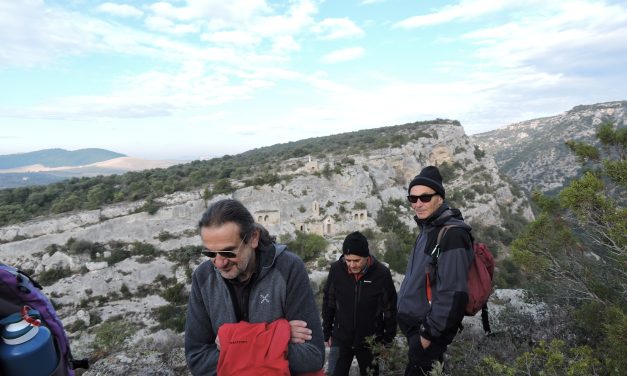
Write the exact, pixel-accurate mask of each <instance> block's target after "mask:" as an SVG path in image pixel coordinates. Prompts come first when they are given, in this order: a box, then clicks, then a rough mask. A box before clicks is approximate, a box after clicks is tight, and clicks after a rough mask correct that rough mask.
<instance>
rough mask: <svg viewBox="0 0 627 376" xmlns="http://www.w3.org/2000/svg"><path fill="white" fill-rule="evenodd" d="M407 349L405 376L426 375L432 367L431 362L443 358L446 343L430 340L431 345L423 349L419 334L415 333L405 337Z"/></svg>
mask: <svg viewBox="0 0 627 376" xmlns="http://www.w3.org/2000/svg"><path fill="white" fill-rule="evenodd" d="M407 342H408V344H409V350H408V351H407V360H408V362H407V368H405V376H424V375H428V374H429V371H431V369H432V368H433V362H435V361H436V360H437V361H440V362H442V361H443V360H444V352H445V351H446V348H447V347H448V346H447V345H443V344H441V343H437V342H435V341H431V345H429V347H427V348H426V349H424V348H423V347H422V344H421V343H420V334H419V333H415V334H413V335H411V336H410V337H408V338H407Z"/></svg>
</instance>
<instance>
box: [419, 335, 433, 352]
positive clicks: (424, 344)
mask: <svg viewBox="0 0 627 376" xmlns="http://www.w3.org/2000/svg"><path fill="white" fill-rule="evenodd" d="M420 344H421V345H422V348H423V349H426V348H427V347H429V346H431V341H429V340H428V339H426V338H425V337H423V336H420Z"/></svg>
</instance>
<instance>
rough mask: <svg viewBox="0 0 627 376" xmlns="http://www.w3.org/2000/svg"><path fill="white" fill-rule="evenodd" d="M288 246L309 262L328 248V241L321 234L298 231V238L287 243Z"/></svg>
mask: <svg viewBox="0 0 627 376" xmlns="http://www.w3.org/2000/svg"><path fill="white" fill-rule="evenodd" d="M287 247H288V248H289V250H291V251H292V252H294V253H296V254H297V255H298V256H299V257H300V258H301V259H302V260H303V261H304V262H308V261H312V260H315V259H316V258H318V256H319V255H320V253H321V252H324V250H325V249H326V248H327V241H326V239H325V238H323V237H322V236H320V235H316V234H306V233H304V232H301V231H296V239H294V240H293V241H291V242H289V243H287Z"/></svg>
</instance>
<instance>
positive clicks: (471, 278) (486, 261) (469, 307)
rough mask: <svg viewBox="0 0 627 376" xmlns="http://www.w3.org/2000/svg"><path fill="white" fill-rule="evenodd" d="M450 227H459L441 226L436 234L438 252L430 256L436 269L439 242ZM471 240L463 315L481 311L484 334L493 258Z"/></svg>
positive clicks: (483, 246)
mask: <svg viewBox="0 0 627 376" xmlns="http://www.w3.org/2000/svg"><path fill="white" fill-rule="evenodd" d="M451 227H459V226H455V225H446V226H442V229H441V230H440V232H439V233H438V240H437V244H436V246H435V249H437V250H438V252H437V254H436V255H432V256H433V257H434V258H435V265H436V267H437V258H438V256H439V249H440V242H441V241H442V238H443V237H444V235H446V232H447V231H448V229H450V228H451ZM470 238H471V240H472V248H473V251H474V256H475V257H474V258H473V262H472V264H471V265H470V269H468V304H466V308H465V312H464V313H465V314H466V316H474V315H476V314H477V312H479V311H481V322H482V325H483V330H484V331H485V332H486V333H488V334H489V333H490V332H491V329H490V322H489V320H488V299H489V298H490V294H492V279H493V277H494V256H493V255H492V252H490V250H489V249H488V246H487V245H486V244H484V243H476V242H475V241H474V239H473V238H472V235H471V236H470ZM427 298H428V299H429V301H431V283H430V281H429V274H428V273H427Z"/></svg>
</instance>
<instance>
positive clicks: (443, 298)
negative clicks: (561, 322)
mask: <svg viewBox="0 0 627 376" xmlns="http://www.w3.org/2000/svg"><path fill="white" fill-rule="evenodd" d="M408 193H409V194H408V196H407V200H408V201H409V203H410V205H411V208H412V209H413V211H414V214H415V215H414V219H415V220H416V223H417V224H418V227H419V229H420V234H419V235H418V239H417V240H416V242H415V245H414V249H413V250H412V252H411V254H410V256H409V262H408V263H407V271H406V272H405V278H404V279H403V283H402V284H401V289H400V291H399V297H398V324H399V328H400V329H401V331H402V332H403V334H405V336H406V337H407V343H408V345H409V350H408V354H407V355H408V363H407V368H406V369H405V375H406V376H410V375H412V376H413V375H420V376H422V375H427V374H429V371H430V370H431V369H432V367H433V362H434V361H440V362H442V361H443V355H444V352H445V351H446V348H447V347H448V345H449V344H450V343H451V342H452V341H453V338H454V337H455V334H456V333H457V331H458V329H459V327H460V325H461V321H462V319H463V318H464V308H465V307H466V303H467V302H468V288H467V282H466V281H467V278H468V269H469V267H470V265H471V262H472V259H473V255H474V254H473V252H472V241H471V237H470V226H468V225H467V224H466V223H464V220H463V218H462V215H461V212H460V211H459V210H458V209H453V208H450V207H449V206H448V205H447V204H446V202H445V201H444V198H445V194H446V192H445V190H444V186H443V185H442V176H441V175H440V171H439V170H438V168H437V167H435V166H427V167H425V168H423V169H422V171H420V174H418V175H417V176H416V177H415V178H414V179H413V180H412V181H411V182H410V183H409V188H408ZM445 225H455V226H456V227H451V228H449V230H448V231H447V232H446V236H445V237H443V238H442V240H441V241H440V244H439V247H436V245H437V238H438V233H439V232H440V230H441V229H442V227H443V226H445ZM438 252H439V253H438ZM436 260H437V273H436V268H435V262H436ZM427 284H429V285H430V286H431V289H430V290H431V296H430V297H428V292H427V289H426V286H427ZM325 338H326V337H325Z"/></svg>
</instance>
